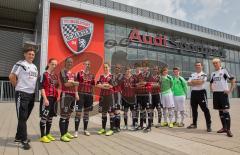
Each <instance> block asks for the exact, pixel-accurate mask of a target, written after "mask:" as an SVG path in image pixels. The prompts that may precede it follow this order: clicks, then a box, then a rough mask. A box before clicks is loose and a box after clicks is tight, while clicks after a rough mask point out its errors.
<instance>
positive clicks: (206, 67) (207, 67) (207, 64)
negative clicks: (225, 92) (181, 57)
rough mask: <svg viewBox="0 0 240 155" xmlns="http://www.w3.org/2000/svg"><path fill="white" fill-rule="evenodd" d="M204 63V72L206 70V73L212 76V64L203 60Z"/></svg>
mask: <svg viewBox="0 0 240 155" xmlns="http://www.w3.org/2000/svg"><path fill="white" fill-rule="evenodd" d="M202 62H203V70H204V72H205V73H207V74H208V75H209V74H210V72H209V65H211V63H208V60H207V59H203V60H202Z"/></svg>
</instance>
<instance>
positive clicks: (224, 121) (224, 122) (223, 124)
mask: <svg viewBox="0 0 240 155" xmlns="http://www.w3.org/2000/svg"><path fill="white" fill-rule="evenodd" d="M219 117H220V119H221V123H222V127H223V128H224V129H227V124H226V120H225V116H224V115H223V111H219Z"/></svg>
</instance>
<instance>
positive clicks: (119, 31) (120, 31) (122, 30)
mask: <svg viewBox="0 0 240 155" xmlns="http://www.w3.org/2000/svg"><path fill="white" fill-rule="evenodd" d="M116 36H123V37H127V29H126V27H125V26H124V25H121V26H119V25H117V26H116Z"/></svg>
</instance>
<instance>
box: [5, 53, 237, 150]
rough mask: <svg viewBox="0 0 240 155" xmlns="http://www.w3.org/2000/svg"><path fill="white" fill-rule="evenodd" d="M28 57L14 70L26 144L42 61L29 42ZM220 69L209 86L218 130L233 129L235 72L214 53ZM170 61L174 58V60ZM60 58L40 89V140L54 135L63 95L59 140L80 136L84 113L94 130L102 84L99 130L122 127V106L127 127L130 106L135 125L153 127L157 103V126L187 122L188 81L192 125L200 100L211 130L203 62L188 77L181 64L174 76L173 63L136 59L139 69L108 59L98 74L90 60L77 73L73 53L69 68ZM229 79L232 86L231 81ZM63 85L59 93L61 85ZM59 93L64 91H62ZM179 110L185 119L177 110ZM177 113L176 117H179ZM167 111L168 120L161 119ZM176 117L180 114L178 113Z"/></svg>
mask: <svg viewBox="0 0 240 155" xmlns="http://www.w3.org/2000/svg"><path fill="white" fill-rule="evenodd" d="M24 57H25V60H22V61H19V62H17V63H16V64H15V65H14V66H13V69H12V71H11V73H10V75H9V79H10V81H11V83H12V85H13V86H15V90H16V110H17V117H18V126H17V133H16V136H15V141H16V142H20V143H21V144H22V145H21V146H22V147H23V149H30V145H29V140H28V138H27V120H28V118H29V116H30V114H31V111H32V109H33V107H34V99H35V93H34V92H35V87H36V83H37V81H38V80H37V79H38V77H39V75H38V70H37V67H36V66H35V65H34V64H33V60H34V57H35V50H34V49H33V48H28V49H26V50H25V51H24ZM212 62H213V66H214V68H215V71H214V72H212V73H211V78H210V89H211V91H212V92H213V108H214V109H217V110H218V111H219V116H220V120H221V123H222V128H221V129H220V130H219V131H217V132H218V133H227V136H228V137H232V136H233V134H232V133H231V131H230V122H231V118H230V114H229V108H230V105H229V99H228V94H229V93H231V92H232V91H233V89H234V87H235V79H234V77H233V76H232V75H231V74H229V73H228V71H227V70H226V69H224V68H223V67H221V60H220V59H218V58H214V59H213V61H212ZM169 63H171V62H169ZM57 65H58V62H57V60H56V59H54V58H52V59H50V60H49V62H48V66H47V67H46V71H45V72H44V73H43V75H41V80H40V90H41V100H40V117H41V119H40V132H41V138H40V141H41V142H45V143H49V142H51V141H54V140H55V138H54V137H53V136H52V135H51V134H50V129H51V125H52V120H53V117H54V116H56V112H57V111H56V107H57V106H56V104H57V100H58V99H59V103H60V104H59V105H58V106H60V119H59V128H60V133H61V138H60V140H61V141H63V142H69V141H70V140H71V139H72V138H74V137H78V128H79V124H80V120H81V116H82V115H83V116H82V117H83V128H84V134H85V135H87V136H90V132H89V131H88V130H87V128H88V121H89V112H90V111H92V109H93V101H94V99H93V98H94V97H93V96H94V93H95V91H94V89H96V88H98V89H100V98H99V112H101V114H102V128H101V129H100V130H99V131H98V134H100V135H102V134H105V135H106V136H111V135H113V134H114V132H120V122H121V115H120V112H121V110H123V111H124V127H123V128H124V129H128V111H129V109H130V111H131V116H132V118H131V119H132V125H131V129H130V130H133V131H136V130H143V131H144V132H150V131H151V127H152V125H153V113H154V109H156V110H157V116H158V120H157V122H158V123H157V124H156V127H160V126H168V127H170V128H172V127H174V126H178V127H184V116H185V114H184V112H185V106H184V105H185V100H186V94H187V91H188V86H189V87H190V88H191V89H190V90H191V99H190V103H191V108H192V116H193V122H192V124H190V125H189V126H188V127H187V128H188V129H194V128H197V118H198V111H197V109H198V105H199V106H200V108H201V109H202V111H203V112H204V116H205V119H206V127H207V131H208V132H211V131H212V129H211V115H210V113H209V109H208V106H207V93H206V88H205V87H206V86H205V83H206V81H207V75H206V74H205V73H204V72H203V66H202V64H201V62H196V63H195V70H196V72H194V73H192V74H191V76H190V77H189V79H188V81H186V80H185V79H184V78H183V77H181V76H180V68H178V67H174V68H173V74H174V75H173V76H170V75H168V68H167V67H163V68H161V70H160V69H159V67H158V66H154V67H153V69H152V71H151V72H150V69H149V67H148V64H147V63H144V62H143V63H141V64H140V63H139V64H136V65H135V68H134V70H135V73H134V74H132V68H130V67H125V70H124V72H122V70H123V69H122V68H123V67H121V65H119V64H117V65H115V68H114V72H113V73H111V72H110V66H109V65H108V64H107V63H106V64H104V65H103V66H104V69H103V74H102V75H100V77H99V78H98V80H95V75H94V74H93V73H92V71H91V63H90V61H89V60H86V61H84V63H83V65H84V68H83V70H81V71H79V72H78V73H76V74H75V73H72V72H71V69H72V67H73V59H72V58H66V60H65V65H64V68H62V69H61V70H60V72H58V73H57V71H56V67H57ZM228 81H230V82H231V87H230V88H229V87H228ZM59 89H60V90H61V91H60V94H58V93H59V91H58V90H59ZM59 96H60V97H59ZM73 109H74V110H75V112H76V114H75V119H74V122H75V132H74V134H73V135H72V134H70V132H68V126H69V119H70V117H71V113H72V112H73ZM107 114H109V118H110V129H109V130H106V124H107ZM179 114H180V120H178V118H179V117H178V116H179ZM174 115H175V117H174ZM162 116H163V121H162ZM174 118H175V119H174Z"/></svg>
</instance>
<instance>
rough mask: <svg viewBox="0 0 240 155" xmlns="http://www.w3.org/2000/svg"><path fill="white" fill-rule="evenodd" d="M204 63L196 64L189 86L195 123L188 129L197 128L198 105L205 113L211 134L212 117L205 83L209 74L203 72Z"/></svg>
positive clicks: (208, 130)
mask: <svg viewBox="0 0 240 155" xmlns="http://www.w3.org/2000/svg"><path fill="white" fill-rule="evenodd" d="M202 68H203V66H202V63H200V62H196V63H195V70H196V72H195V73H193V74H191V77H190V78H189V80H188V85H189V86H191V100H190V103H191V107H192V115H193V123H192V124H191V125H190V126H188V127H187V128H188V129H195V128H197V118H198V105H199V106H200V108H201V109H202V111H203V112H204V116H205V119H206V125H207V132H211V131H212V129H211V116H210V112H209V109H208V106H207V91H206V89H205V82H206V81H207V74H205V73H204V72H203V71H202Z"/></svg>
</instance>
